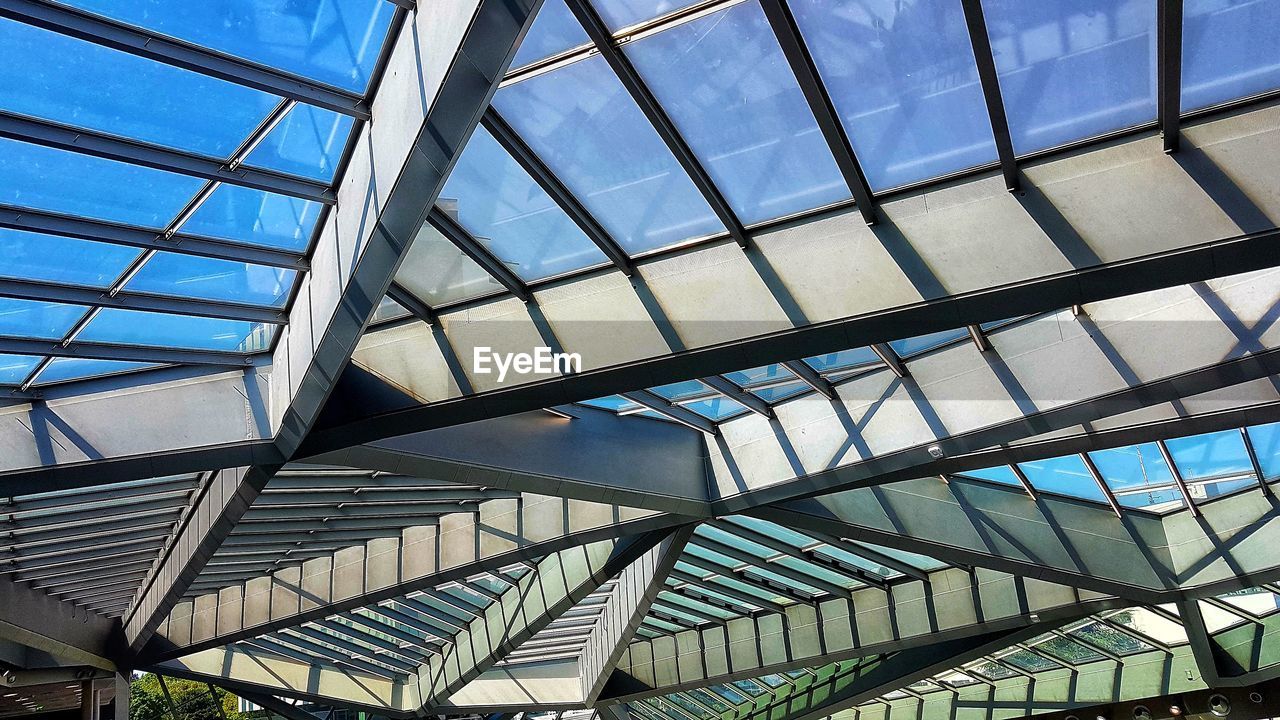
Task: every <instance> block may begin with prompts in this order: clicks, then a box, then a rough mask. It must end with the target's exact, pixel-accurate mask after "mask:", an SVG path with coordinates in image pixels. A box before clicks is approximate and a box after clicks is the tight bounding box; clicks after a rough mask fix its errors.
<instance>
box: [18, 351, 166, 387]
mask: <svg viewBox="0 0 1280 720" xmlns="http://www.w3.org/2000/svg"><path fill="white" fill-rule="evenodd" d="M154 367H159V365H156V364H155V363H144V362H132V361H129V360H96V359H93V358H72V357H59V358H53V359H52V360H51V361H49V364H48V365H46V366H45V367H44V369H43V370H41V371H40V374H39V375H38V376H36V379H35V383H34V384H35V385H36V386H37V387H39V386H43V385H53V384H55V383H61V382H70V381H72V380H88V379H90V378H97V377H104V376H108V375H116V374H119V373H125V372H133V371H136V370H146V369H148V368H154Z"/></svg>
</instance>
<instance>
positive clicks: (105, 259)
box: [0, 228, 142, 289]
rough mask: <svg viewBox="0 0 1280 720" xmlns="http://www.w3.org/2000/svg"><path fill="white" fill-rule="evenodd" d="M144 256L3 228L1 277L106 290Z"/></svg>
mask: <svg viewBox="0 0 1280 720" xmlns="http://www.w3.org/2000/svg"><path fill="white" fill-rule="evenodd" d="M141 253H142V250H139V249H138V248H132V247H125V246H123V245H112V244H110V243H102V242H92V241H90V240H78V239H75V238H67V237H61V236H59V235H45V234H42V233H33V232H24V231H22V230H10V229H7V228H0V258H3V259H4V261H3V262H0V277H6V278H11V279H15V280H34V281H39V282H48V283H56V284H59V285H81V286H86V287H92V288H99V289H105V288H107V287H109V286H110V285H111V283H112V282H114V281H115V280H116V278H118V277H120V275H121V274H122V273H123V272H124V271H125V269H127V268H128V267H129V264H130V263H132V262H133V261H134V260H135V259H136V258H137V257H138V255H140V254H141ZM51 259H56V260H57V261H56V262H51V261H50V260H51Z"/></svg>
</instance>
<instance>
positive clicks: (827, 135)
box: [760, 0, 877, 225]
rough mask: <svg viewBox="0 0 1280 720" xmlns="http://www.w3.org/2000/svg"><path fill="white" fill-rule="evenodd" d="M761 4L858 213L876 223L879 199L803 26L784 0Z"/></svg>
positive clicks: (769, 0)
mask: <svg viewBox="0 0 1280 720" xmlns="http://www.w3.org/2000/svg"><path fill="white" fill-rule="evenodd" d="M760 6H761V8H762V9H763V10H764V15H765V19H766V20H767V21H768V22H769V26H770V27H771V28H772V29H773V35H774V37H775V38H777V40H778V44H779V45H780V46H781V47H782V54H783V56H784V57H786V59H787V64H788V65H789V66H790V67H791V73H792V75H794V76H795V79H796V82H797V83H798V84H799V85H800V91H801V92H802V93H803V94H804V99H805V101H806V103H807V104H808V106H809V111H810V112H811V113H813V117H814V119H815V120H816V121H817V124H818V129H819V130H820V131H821V132H822V137H823V139H824V140H825V141H826V143H827V148H828V149H830V151H831V155H832V156H833V157H834V158H835V161H836V166H837V167H838V168H839V169H840V175H841V176H842V177H843V178H844V182H845V185H847V186H848V187H849V192H850V193H851V194H852V195H853V200H854V203H855V204H856V206H857V208H858V212H860V213H861V214H862V219H863V220H864V221H866V223H867V224H868V225H874V224H875V223H876V219H877V218H876V205H875V201H874V200H873V199H872V197H871V186H870V185H868V184H867V177H866V175H865V174H864V173H863V171H862V165H861V164H860V163H859V162H858V158H857V156H856V155H855V154H854V151H853V144H852V143H851V142H850V141H849V137H848V135H847V134H846V133H845V130H844V125H843V123H841V121H840V117H839V114H838V113H837V112H836V108H835V104H834V103H832V102H831V96H830V95H828V94H827V89H826V87H825V85H824V84H823V82H822V78H821V76H820V75H819V74H818V68H817V66H816V65H815V64H814V62H813V57H812V56H811V55H810V54H809V49H808V47H806V46H805V42H804V38H803V37H802V36H801V33H800V28H799V27H798V26H797V25H796V20H795V17H794V16H792V14H791V9H790V8H788V7H787V5H786V3H785V2H784V0H760Z"/></svg>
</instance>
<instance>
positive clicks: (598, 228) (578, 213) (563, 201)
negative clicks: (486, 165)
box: [480, 107, 635, 277]
mask: <svg viewBox="0 0 1280 720" xmlns="http://www.w3.org/2000/svg"><path fill="white" fill-rule="evenodd" d="M480 122H481V124H482V125H484V128H485V129H486V130H488V131H489V134H490V135H492V136H493V138H494V139H495V140H497V141H498V144H499V145H501V146H502V148H503V149H504V150H506V151H507V154H508V155H510V156H511V157H512V158H513V159H514V160H515V161H516V163H517V164H518V165H520V167H521V168H523V169H524V171H525V172H527V173H529V176H530V177H532V178H533V181H534V182H536V183H537V184H538V187H540V188H542V190H543V191H544V192H545V193H547V195H548V196H550V197H551V200H552V201H553V202H555V204H556V205H558V206H559V207H560V209H561V210H563V211H564V213H565V214H566V215H568V216H569V218H570V219H571V220H573V223H574V224H575V225H577V226H578V229H580V230H582V232H583V234H585V235H586V236H587V237H588V238H589V239H590V240H591V242H593V243H595V245H596V247H598V248H600V252H602V253H604V254H605V257H607V258H609V262H611V263H613V266H614V267H616V268H618V270H619V271H621V272H622V274H623V275H626V276H627V277H631V275H632V274H633V273H634V272H635V266H634V265H633V264H632V262H631V258H630V257H628V256H627V253H626V251H625V250H623V249H622V247H621V246H620V245H618V243H617V241H615V240H614V239H613V238H612V237H611V236H610V235H609V232H608V231H607V230H605V229H604V226H603V225H601V224H600V222H599V221H598V220H596V218H595V216H594V215H592V214H591V211H589V210H587V208H586V206H584V205H583V204H582V203H581V202H579V201H578V198H577V196H575V195H574V194H573V192H572V191H570V190H569V188H568V187H567V186H565V184H564V183H563V182H561V181H560V178H558V177H556V175H555V173H554V172H552V171H551V168H549V167H547V166H546V164H545V163H543V162H542V159H541V158H539V157H538V155H537V153H535V152H533V150H532V149H530V147H529V146H528V145H526V144H525V142H524V140H523V139H521V137H520V135H519V134H518V133H516V131H515V130H513V129H512V128H511V126H510V125H508V124H507V122H506V121H505V120H503V119H502V116H501V115H499V114H498V111H497V110H494V109H493V108H492V107H490V108H489V109H488V110H486V111H485V113H484V117H483V118H481V121H480Z"/></svg>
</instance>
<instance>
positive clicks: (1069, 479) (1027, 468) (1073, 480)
mask: <svg viewBox="0 0 1280 720" xmlns="http://www.w3.org/2000/svg"><path fill="white" fill-rule="evenodd" d="M1018 467H1019V468H1021V469H1022V474H1023V475H1026V476H1027V480H1028V481H1030V483H1031V487H1033V488H1035V489H1037V490H1044V491H1046V492H1053V493H1058V494H1059V495H1068V496H1071V497H1077V498H1083V499H1085V500H1096V501H1098V502H1106V500H1107V497H1106V495H1103V494H1102V489H1101V488H1099V487H1098V483H1097V482H1096V481H1095V480H1094V479H1093V475H1091V474H1090V473H1089V468H1087V467H1085V464H1084V460H1082V459H1081V458H1080V456H1079V455H1066V456H1064V457H1059V458H1050V459H1048V460H1036V461H1034V462H1024V463H1018Z"/></svg>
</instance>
